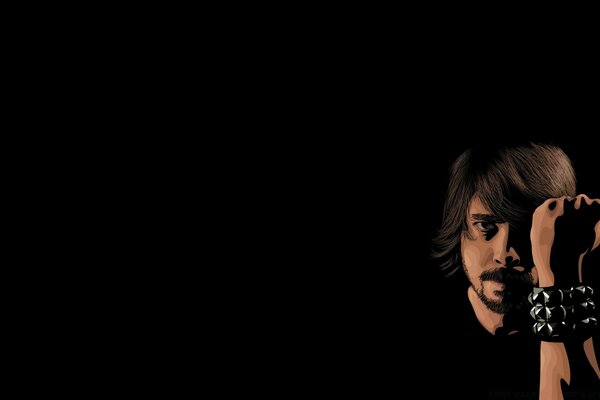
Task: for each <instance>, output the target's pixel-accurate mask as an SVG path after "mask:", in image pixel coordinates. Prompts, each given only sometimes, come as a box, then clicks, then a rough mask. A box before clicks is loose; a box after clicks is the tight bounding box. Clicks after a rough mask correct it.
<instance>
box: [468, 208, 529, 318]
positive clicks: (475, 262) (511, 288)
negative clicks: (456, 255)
mask: <svg viewBox="0 0 600 400" xmlns="http://www.w3.org/2000/svg"><path fill="white" fill-rule="evenodd" d="M527 222H528V221H523V224H521V228H520V229H519V230H516V229H512V230H511V227H510V226H509V224H508V223H507V222H504V221H501V220H500V219H499V218H498V217H497V216H495V215H493V214H492V213H491V212H490V210H488V209H487V208H486V207H485V206H484V205H483V204H482V203H481V201H480V200H479V199H478V198H477V197H474V198H473V199H472V201H471V203H470V205H469V210H468V215H467V225H468V235H467V233H466V232H464V233H463V235H462V238H461V254H462V260H463V268H464V271H465V273H466V274H467V278H468V279H469V282H470V283H471V286H473V289H474V290H475V292H476V293H477V295H478V296H479V298H480V299H481V300H482V301H483V303H484V304H485V305H486V306H487V308H488V309H490V310H491V311H494V312H496V313H506V312H510V311H513V310H515V309H518V308H519V307H520V306H521V305H523V304H524V300H525V297H526V295H527V294H528V293H529V292H530V291H531V286H532V285H533V284H534V282H536V281H537V276H536V274H535V270H534V271H533V274H532V267H533V265H532V263H531V245H530V243H529V227H530V222H529V223H527Z"/></svg>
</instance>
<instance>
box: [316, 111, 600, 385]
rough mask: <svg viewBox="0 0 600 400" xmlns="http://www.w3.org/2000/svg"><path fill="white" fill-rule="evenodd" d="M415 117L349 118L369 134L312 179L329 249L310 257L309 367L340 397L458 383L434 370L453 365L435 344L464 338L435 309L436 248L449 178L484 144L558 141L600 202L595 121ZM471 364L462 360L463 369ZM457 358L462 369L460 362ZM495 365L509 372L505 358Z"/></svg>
mask: <svg viewBox="0 0 600 400" xmlns="http://www.w3.org/2000/svg"><path fill="white" fill-rule="evenodd" d="M419 115H420V114H419ZM419 115H417V117H416V118H415V116H412V117H411V118H410V123H408V124H407V125H406V126H402V125H400V124H399V123H398V121H390V120H389V118H386V119H383V120H381V119H377V116H376V115H374V113H368V114H363V117H364V116H368V117H369V118H364V119H361V117H356V116H354V115H352V116H349V115H346V116H345V117H346V118H347V120H351V121H352V122H353V126H352V129H353V131H354V132H356V131H359V132H360V131H361V130H363V131H364V134H359V135H353V136H352V139H349V138H344V139H343V140H339V141H334V142H333V143H331V142H329V141H328V142H327V143H324V146H323V147H322V151H323V155H324V156H325V157H324V160H326V161H324V162H325V164H326V165H325V166H322V167H323V168H319V172H318V174H319V178H318V179H316V180H315V182H316V183H317V186H318V187H317V190H318V192H319V195H320V199H321V200H322V201H321V202H319V203H318V207H319V211H318V216H319V217H318V218H320V221H319V225H318V226H319V227H320V228H319V229H318V230H317V231H315V232H313V233H312V238H313V243H320V245H319V246H318V247H319V249H320V250H323V252H322V253H319V254H312V253H311V257H312V258H314V259H317V260H318V262H316V263H315V265H318V267H317V268H316V270H314V276H313V275H311V277H310V278H309V279H311V280H312V279H314V281H313V282H312V284H313V287H314V285H316V286H317V287H318V288H319V289H320V293H321V294H322V298H321V297H319V301H317V304H315V310H314V315H313V316H312V317H311V318H312V323H316V325H314V326H313V328H310V333H311V334H313V335H312V337H313V338H314V339H312V340H314V341H316V342H313V341H312V340H311V341H310V342H308V343H309V344H308V347H311V346H312V345H316V348H317V349H318V353H319V355H318V359H319V360H320V361H319V363H318V365H315V366H313V367H312V368H313V371H316V372H315V373H316V375H319V376H321V377H322V378H321V380H320V381H321V382H327V383H328V384H329V385H328V387H329V388H330V390H333V391H334V392H337V391H343V392H347V393H357V392H362V393H364V394H365V395H376V394H383V393H390V392H392V393H394V394H397V395H403V394H404V393H405V392H406V390H407V389H406V388H407V387H410V388H415V389H416V390H417V392H419V391H421V392H420V393H422V395H419V396H418V397H422V396H426V395H427V394H443V393H445V392H446V386H447V385H451V384H452V381H453V380H456V379H460V373H458V372H456V371H454V373H453V374H449V375H448V374H443V371H440V370H439V369H438V367H437V365H440V364H442V363H441V361H443V365H448V360H440V359H439V357H445V354H443V353H442V354H440V353H434V354H432V352H431V350H432V349H439V346H432V345H431V343H432V341H435V342H439V341H444V340H447V339H448V338H452V337H456V335H460V333H457V331H456V330H458V329H460V323H459V322H460V321H456V320H454V318H453V315H451V314H442V315H440V314H436V312H435V310H436V308H437V306H438V305H439V304H440V302H443V298H441V297H440V293H443V291H444V290H447V287H446V282H447V281H446V279H445V278H444V277H443V276H442V275H441V274H439V273H438V271H437V269H436V268H435V266H434V265H433V264H432V262H431V261H430V260H429V251H430V243H431V239H432V237H433V235H434V234H435V231H436V230H437V229H438V228H439V225H440V223H441V213H442V206H443V200H444V195H445V191H446V188H447V183H448V170H449V168H450V166H451V164H452V162H453V161H454V160H455V159H456V157H458V156H459V155H460V154H461V153H462V152H463V151H464V150H466V149H467V148H469V147H470V146H473V145H477V144H481V143H482V142H485V143H493V144H497V145H498V146H502V145H505V144H513V143H515V142H517V143H518V142H523V141H534V142H539V143H553V144H556V145H558V146H560V147H561V148H562V149H563V150H564V151H565V152H566V153H567V155H568V156H569V157H570V158H571V160H572V162H573V164H574V167H575V171H576V174H577V178H578V186H577V187H578V192H579V193H586V194H588V195H589V196H590V197H599V196H600V190H599V189H600V185H599V184H598V180H597V178H596V177H595V175H596V174H597V171H598V167H597V162H596V160H597V156H596V154H597V152H598V151H597V147H596V146H595V145H594V144H593V143H592V139H591V137H592V133H591V132H593V129H592V128H590V123H591V121H590V119H589V118H588V119H586V120H581V119H573V118H572V117H573V115H574V114H573V113H571V114H569V115H570V116H569V117H566V116H563V117H562V118H558V117H557V116H556V115H555V114H552V113H547V114H544V115H535V116H532V115H530V116H528V117H527V118H524V119H523V118H522V115H517V116H514V115H513V116H512V117H511V118H509V117H507V116H506V115H505V114H495V115H485V116H481V115H479V116H478V117H477V119H476V120H475V119H473V118H471V116H469V115H465V114H461V115H450V114H444V113H440V114H439V115H435V114H433V115H423V119H422V121H424V122H422V123H419V120H420V119H419V118H418V117H419ZM486 118H487V119H486ZM432 120H435V121H437V122H436V123H435V124H434V123H430V122H429V121H432ZM440 121H443V122H444V123H441V122H440ZM540 121H543V122H540ZM390 126H392V128H390ZM591 126H594V125H593V124H592V125H591ZM370 132H374V133H370ZM378 132H379V133H381V132H386V133H385V134H379V133H378ZM532 132H533V133H532ZM536 132H539V133H536ZM548 132H552V133H548ZM311 271H313V270H312V269H311ZM447 330H454V331H453V332H452V333H451V334H447V333H444V332H445V331H446V332H447ZM448 346H452V344H451V343H448ZM476 349H477V345H476V344H475V345H474V346H473V351H474V352H476V351H477V350H476ZM470 356H472V355H469V354H465V360H466V362H467V363H468V362H469V361H468V360H469V357H470ZM456 362H457V368H458V365H459V364H460V365H462V363H463V360H456ZM499 362H506V367H507V368H510V361H509V360H505V361H499ZM442 375H443V376H442ZM411 390H412V389H411Z"/></svg>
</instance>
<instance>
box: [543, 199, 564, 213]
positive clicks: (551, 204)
mask: <svg viewBox="0 0 600 400" xmlns="http://www.w3.org/2000/svg"><path fill="white" fill-rule="evenodd" d="M563 201H564V196H563V197H557V198H554V197H553V198H550V199H547V200H546V201H544V202H543V203H542V204H541V206H540V208H543V209H547V210H550V211H551V212H555V211H556V210H557V208H558V209H562V202H563Z"/></svg>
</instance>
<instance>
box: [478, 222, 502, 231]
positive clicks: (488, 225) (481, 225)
mask: <svg viewBox="0 0 600 400" xmlns="http://www.w3.org/2000/svg"><path fill="white" fill-rule="evenodd" d="M473 225H475V228H477V230H479V231H481V232H491V231H494V230H497V229H498V227H497V226H496V224H494V223H493V222H485V221H478V222H475V223H474V224H473Z"/></svg>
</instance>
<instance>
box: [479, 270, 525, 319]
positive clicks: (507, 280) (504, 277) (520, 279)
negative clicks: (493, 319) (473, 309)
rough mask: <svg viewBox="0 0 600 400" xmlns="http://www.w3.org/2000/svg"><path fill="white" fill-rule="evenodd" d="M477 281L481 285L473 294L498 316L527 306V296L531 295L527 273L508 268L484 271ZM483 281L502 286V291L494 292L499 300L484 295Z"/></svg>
mask: <svg viewBox="0 0 600 400" xmlns="http://www.w3.org/2000/svg"><path fill="white" fill-rule="evenodd" d="M479 281H480V283H481V285H480V286H479V289H476V290H475V292H476V293H477V295H478V296H479V298H480V299H481V301H482V302H483V304H485V306H486V307H487V308H488V309H490V310H491V311H493V312H495V313H498V314H505V313H508V312H514V311H519V310H521V309H523V308H524V307H525V306H526V305H527V295H528V294H529V293H531V288H532V287H533V278H532V276H531V274H530V273H529V272H526V271H523V272H520V271H515V270H513V269H508V268H498V269H495V270H491V271H485V272H483V273H482V274H481V275H480V276H479ZM485 281H494V282H499V283H502V284H504V289H503V290H496V291H494V294H495V295H496V296H497V297H498V298H499V300H495V299H491V298H490V297H488V296H487V295H486V294H485V293H484V290H483V287H484V285H483V282H485Z"/></svg>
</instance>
